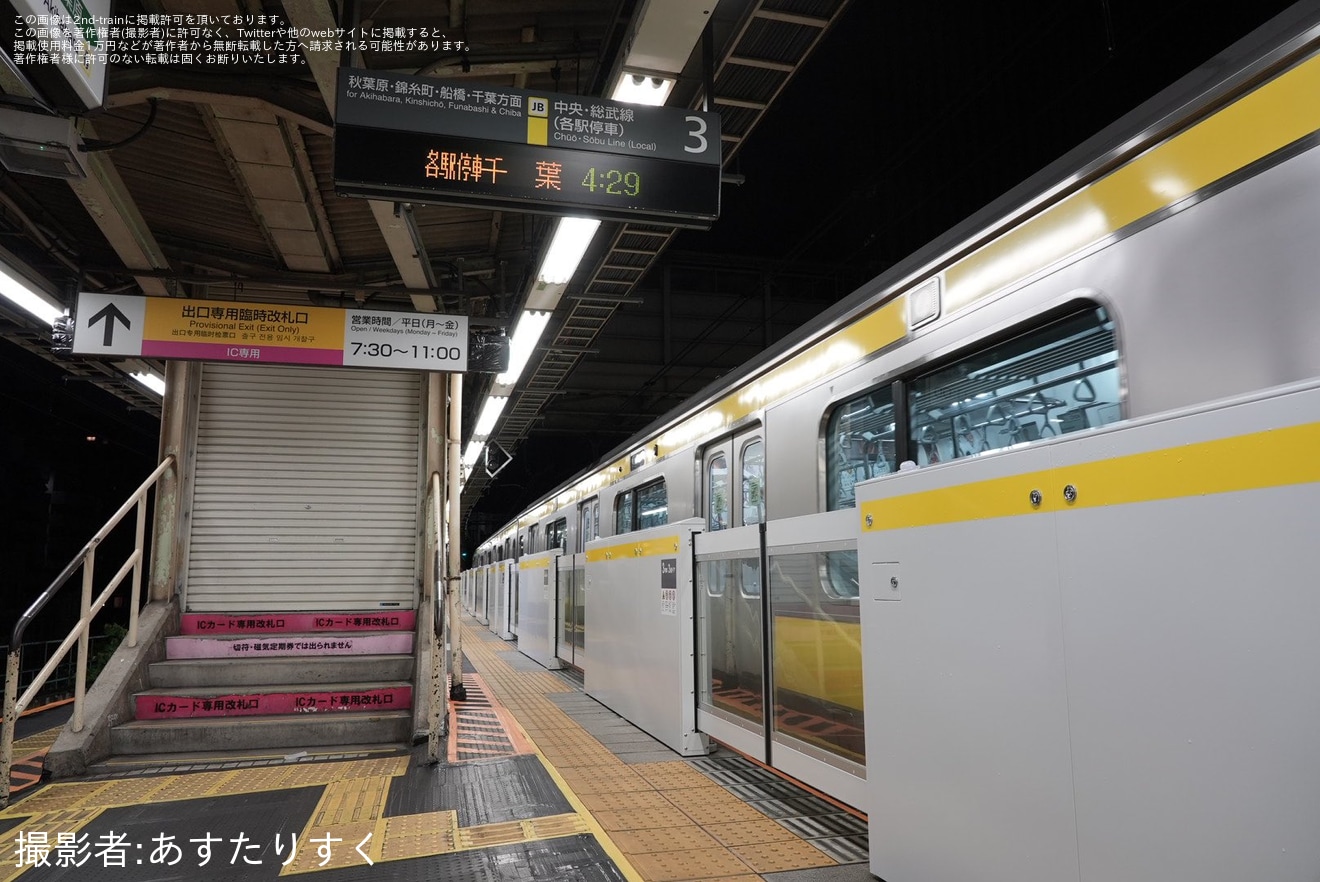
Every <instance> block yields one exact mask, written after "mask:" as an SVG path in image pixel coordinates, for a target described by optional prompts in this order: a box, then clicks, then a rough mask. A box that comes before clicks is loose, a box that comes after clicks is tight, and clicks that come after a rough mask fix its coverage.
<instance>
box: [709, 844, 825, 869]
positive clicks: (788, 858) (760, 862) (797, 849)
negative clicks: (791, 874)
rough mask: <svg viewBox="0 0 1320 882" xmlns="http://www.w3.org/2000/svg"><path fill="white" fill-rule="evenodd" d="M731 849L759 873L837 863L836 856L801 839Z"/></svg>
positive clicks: (738, 846)
mask: <svg viewBox="0 0 1320 882" xmlns="http://www.w3.org/2000/svg"><path fill="white" fill-rule="evenodd" d="M729 850H730V851H732V852H733V853H734V854H736V855H737V856H738V857H739V858H740V859H742V861H743V862H744V863H746V865H747V866H749V867H751V868H752V869H753V870H755V871H756V872H758V873H779V872H782V871H784V870H805V869H808V868H810V867H832V866H834V865H835V863H837V862H836V861H835V860H834V858H832V857H830V856H829V855H827V854H826V853H825V852H823V851H821V850H820V849H819V848H817V847H816V846H814V845H812V844H811V843H810V842H804V841H803V840H801V839H793V840H789V841H784V842H763V843H760V844H759V845H737V846H734V847H733V848H731V849H729Z"/></svg>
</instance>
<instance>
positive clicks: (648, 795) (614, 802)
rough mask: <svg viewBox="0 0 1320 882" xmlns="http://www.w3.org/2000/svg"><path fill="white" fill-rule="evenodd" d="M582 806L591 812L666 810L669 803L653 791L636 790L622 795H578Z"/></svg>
mask: <svg viewBox="0 0 1320 882" xmlns="http://www.w3.org/2000/svg"><path fill="white" fill-rule="evenodd" d="M580 795H581V796H582V804H583V805H585V806H586V807H587V808H589V809H591V810H592V811H593V812H601V811H618V810H620V809H644V808H668V807H669V805H670V803H669V801H668V800H666V799H665V798H664V797H663V796H661V795H660V794H659V793H656V792H655V791H654V790H637V791H631V792H623V793H589V794H580Z"/></svg>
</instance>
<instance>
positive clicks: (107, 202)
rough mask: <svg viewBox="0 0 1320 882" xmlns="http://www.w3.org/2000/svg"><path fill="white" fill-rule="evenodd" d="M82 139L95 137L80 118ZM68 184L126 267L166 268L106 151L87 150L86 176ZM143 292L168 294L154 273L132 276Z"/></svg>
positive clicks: (155, 294)
mask: <svg viewBox="0 0 1320 882" xmlns="http://www.w3.org/2000/svg"><path fill="white" fill-rule="evenodd" d="M79 128H80V131H81V133H82V136H83V138H84V140H94V139H95V138H96V130H95V129H94V128H93V127H92V124H91V123H89V122H88V121H87V120H83V121H82V123H81V125H80V127H79ZM69 187H70V188H71V189H72V190H73V192H74V193H75V194H76V195H77V197H78V200H79V201H80V202H82V204H83V207H84V208H86V209H87V213H88V214H89V215H91V217H92V220H93V221H94V222H95V223H96V226H97V227H99V228H100V230H101V235H103V236H105V239H106V241H107V242H109V243H110V247H111V248H113V249H114V250H115V253H116V254H118V255H119V259H120V260H122V261H123V262H124V266H126V267H128V269H129V270H167V269H169V266H170V264H169V261H168V260H166V259H165V253H164V252H163V251H161V248H160V244H159V243H158V242H157V241H156V237H155V235H153V234H152V232H151V229H150V228H149V227H148V226H147V222H146V220H144V219H143V217H142V212H140V211H138V207H137V203H135V202H134V201H133V196H132V194H131V193H129V192H128V187H126V186H125V185H124V180H123V178H121V177H120V176H119V172H118V170H116V169H115V166H114V163H112V162H111V161H110V157H109V156H108V155H106V154H105V153H88V154H87V177H85V178H82V179H81V180H71V181H69ZM134 278H135V279H136V280H137V283H138V286H139V287H141V289H142V292H143V293H144V294H147V295H153V296H156V297H168V296H169V294H170V291H169V288H168V286H166V284H165V282H164V281H163V280H161V279H159V278H157V277H156V276H154V275H147V274H144V275H141V276H134Z"/></svg>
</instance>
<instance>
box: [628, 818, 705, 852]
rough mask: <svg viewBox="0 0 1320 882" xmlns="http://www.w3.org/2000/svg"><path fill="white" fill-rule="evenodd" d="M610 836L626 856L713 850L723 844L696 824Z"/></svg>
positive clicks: (629, 831)
mask: <svg viewBox="0 0 1320 882" xmlns="http://www.w3.org/2000/svg"><path fill="white" fill-rule="evenodd" d="M610 835H611V836H612V837H613V838H614V841H615V842H616V843H618V846H619V848H622V849H623V851H624V853H625V854H647V853H649V852H653V851H683V850H684V849H692V848H713V847H715V846H718V845H720V844H721V843H720V842H719V841H717V840H716V839H715V837H713V836H711V835H710V834H708V833H706V832H705V831H704V830H702V829H701V828H700V827H698V826H697V825H696V824H687V825H684V826H682V827H656V828H654V829H651V830H620V831H619V832H617V833H611V834H610Z"/></svg>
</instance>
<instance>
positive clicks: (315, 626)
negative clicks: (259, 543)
mask: <svg viewBox="0 0 1320 882" xmlns="http://www.w3.org/2000/svg"><path fill="white" fill-rule="evenodd" d="M416 624H417V613H416V611H414V610H411V609H401V610H381V611H373V612H295V613H260V614H256V615H244V616H227V615H220V614H217V613H184V614H183V616H182V622H181V627H180V633H182V634H214V635H227V636H232V635H244V634H305V633H310V632H317V631H411V630H412V629H413V628H414V626H416Z"/></svg>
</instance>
